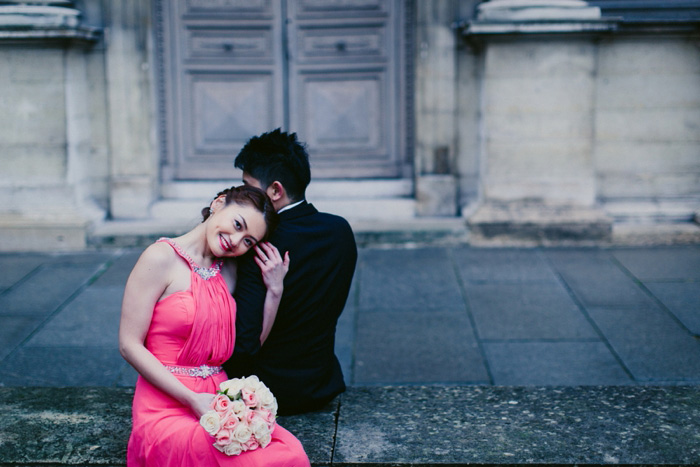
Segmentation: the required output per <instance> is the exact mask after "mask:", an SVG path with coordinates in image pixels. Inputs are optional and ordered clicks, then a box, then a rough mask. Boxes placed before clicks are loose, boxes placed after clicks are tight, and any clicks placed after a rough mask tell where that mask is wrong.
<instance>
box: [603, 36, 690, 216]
mask: <svg viewBox="0 0 700 467" xmlns="http://www.w3.org/2000/svg"><path fill="white" fill-rule="evenodd" d="M597 54H598V59H597V70H596V77H597V79H596V96H595V122H594V125H595V140H594V150H593V155H594V161H595V170H596V182H597V194H598V197H599V199H600V201H601V203H602V204H603V206H604V207H605V209H606V211H608V212H609V213H610V214H611V215H613V216H614V217H615V218H616V219H619V220H632V221H634V220H657V221H669V220H671V221H687V220H690V219H691V218H692V216H693V213H694V212H695V211H697V210H698V209H700V39H699V38H697V37H694V38H693V37H683V36H681V37H630V38H617V39H614V38H613V39H606V40H603V41H601V42H600V43H599V45H598V46H597Z"/></svg>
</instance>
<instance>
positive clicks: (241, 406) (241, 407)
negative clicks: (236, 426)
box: [231, 399, 247, 418]
mask: <svg viewBox="0 0 700 467" xmlns="http://www.w3.org/2000/svg"><path fill="white" fill-rule="evenodd" d="M231 410H232V411H233V413H235V414H236V415H237V416H238V417H239V418H240V417H241V415H243V414H244V413H245V411H246V410H247V407H246V405H245V402H243V401H242V400H241V399H238V400H237V401H233V402H231Z"/></svg>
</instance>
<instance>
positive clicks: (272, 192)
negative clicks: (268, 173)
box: [267, 180, 287, 202]
mask: <svg viewBox="0 0 700 467" xmlns="http://www.w3.org/2000/svg"><path fill="white" fill-rule="evenodd" d="M286 194H287V192H286V191H285V189H284V186H282V184H281V183H280V182H278V181H277V180H275V181H274V182H272V183H270V186H268V187H267V196H269V197H270V199H271V200H272V201H273V202H275V201H279V200H280V199H282V198H284V197H285V196H286Z"/></svg>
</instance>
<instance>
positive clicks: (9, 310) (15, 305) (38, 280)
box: [0, 263, 100, 316]
mask: <svg viewBox="0 0 700 467" xmlns="http://www.w3.org/2000/svg"><path fill="white" fill-rule="evenodd" d="M99 268H100V264H99V263H97V264H93V263H88V264H82V265H76V264H47V265H46V266H44V267H42V268H41V269H40V270H38V271H36V272H35V273H34V274H32V275H31V276H30V277H28V278H27V279H26V280H24V281H22V282H21V283H20V284H17V286H15V287H13V288H12V289H10V290H9V291H7V292H6V293H5V294H3V295H0V315H6V314H22V315H42V316H45V315H48V314H50V313H52V312H53V311H55V310H56V309H57V308H58V307H59V306H61V305H62V304H63V303H64V302H66V300H68V299H69V298H70V296H71V295H73V293H75V292H76V291H77V290H78V288H80V287H81V286H82V285H85V284H87V283H88V282H89V281H90V279H91V278H93V277H94V276H95V275H96V274H97V273H98V271H99Z"/></svg>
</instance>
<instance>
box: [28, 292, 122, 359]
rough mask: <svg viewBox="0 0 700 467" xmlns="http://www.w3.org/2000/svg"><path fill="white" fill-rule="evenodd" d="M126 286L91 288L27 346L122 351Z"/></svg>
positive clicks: (55, 317) (43, 328)
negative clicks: (123, 297)
mask: <svg viewBox="0 0 700 467" xmlns="http://www.w3.org/2000/svg"><path fill="white" fill-rule="evenodd" d="M123 293H124V289H123V287H117V286H112V287H96V286H94V285H92V286H90V287H88V288H87V289H86V290H84V291H83V292H82V293H81V294H80V295H79V296H77V297H75V299H74V300H72V301H71V302H69V303H68V304H67V305H65V306H64V307H63V308H62V309H61V310H60V311H59V312H58V313H57V314H55V315H54V316H52V317H51V319H50V320H49V321H48V322H47V323H45V324H44V326H43V327H42V328H41V329H40V330H39V331H38V332H37V333H36V334H35V335H34V336H33V337H32V338H31V340H30V341H29V342H27V344H26V346H27V347H37V346H38V347H42V346H43V347H63V346H77V345H81V346H85V347H95V346H97V347H110V348H113V349H118V348H119V319H120V315H121V300H122V296H123Z"/></svg>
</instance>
